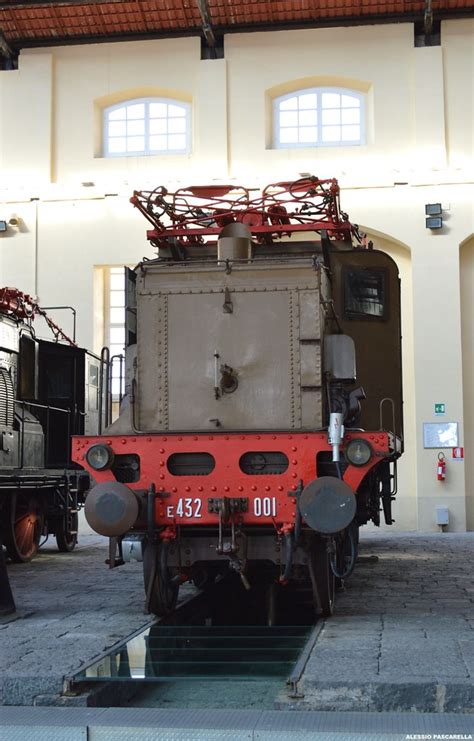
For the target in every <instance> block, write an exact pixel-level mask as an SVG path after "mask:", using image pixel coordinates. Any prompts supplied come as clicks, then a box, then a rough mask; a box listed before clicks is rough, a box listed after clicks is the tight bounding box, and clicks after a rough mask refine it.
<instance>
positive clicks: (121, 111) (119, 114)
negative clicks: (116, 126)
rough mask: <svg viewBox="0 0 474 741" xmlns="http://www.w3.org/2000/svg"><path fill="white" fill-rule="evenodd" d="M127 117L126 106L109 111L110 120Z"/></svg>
mask: <svg viewBox="0 0 474 741" xmlns="http://www.w3.org/2000/svg"><path fill="white" fill-rule="evenodd" d="M124 118H125V106H122V108H116V109H115V110H114V111H109V121H121V120H123V119H124Z"/></svg>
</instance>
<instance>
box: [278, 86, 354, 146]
mask: <svg viewBox="0 0 474 741" xmlns="http://www.w3.org/2000/svg"><path fill="white" fill-rule="evenodd" d="M323 93H337V94H338V95H347V96H350V97H352V98H355V99H356V100H358V101H359V111H360V124H359V127H360V137H359V139H357V140H350V141H334V142H328V141H323V140H322V131H323V123H322V111H323V110H330V109H323V107H322V95H323ZM309 94H315V95H316V111H317V114H318V115H317V123H316V128H317V134H318V141H316V142H294V143H291V142H290V143H288V142H283V143H282V142H281V141H280V112H281V111H280V105H281V103H283V102H284V101H285V100H289V99H290V98H297V97H299V96H300V95H309ZM309 110H315V109H314V108H311V109H309ZM334 110H337V109H334ZM365 118H366V96H365V94H364V93H361V92H360V91H359V90H353V89H352V88H343V87H326V86H320V87H311V88H302V89H299V90H293V92H291V93H287V94H286V95H280V96H279V97H278V98H274V100H273V149H309V148H314V147H316V148H318V149H321V148H324V147H360V146H363V145H364V144H365ZM336 125H337V124H336ZM341 126H342V124H339V128H341ZM295 128H298V129H299V128H301V127H299V126H297V127H295Z"/></svg>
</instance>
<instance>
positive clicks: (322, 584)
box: [308, 537, 336, 617]
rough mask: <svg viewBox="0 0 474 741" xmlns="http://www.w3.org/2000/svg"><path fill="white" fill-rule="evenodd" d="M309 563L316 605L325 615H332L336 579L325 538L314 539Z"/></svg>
mask: <svg viewBox="0 0 474 741" xmlns="http://www.w3.org/2000/svg"><path fill="white" fill-rule="evenodd" d="M308 565H309V574H310V577H311V583H312V586H313V595H314V602H315V606H316V608H317V609H318V611H319V613H320V614H321V615H322V616H323V617H330V616H331V615H332V614H333V612H334V596H335V591H336V579H335V576H334V574H333V572H332V569H331V564H330V561H329V554H328V552H327V549H326V542H325V541H324V540H323V538H318V537H315V538H313V539H312V542H311V545H310V550H309V561H308Z"/></svg>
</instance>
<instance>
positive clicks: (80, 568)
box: [0, 531, 474, 713]
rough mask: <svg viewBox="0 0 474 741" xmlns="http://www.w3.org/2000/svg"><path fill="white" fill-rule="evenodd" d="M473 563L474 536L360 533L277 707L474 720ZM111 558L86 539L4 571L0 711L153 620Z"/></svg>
mask: <svg viewBox="0 0 474 741" xmlns="http://www.w3.org/2000/svg"><path fill="white" fill-rule="evenodd" d="M371 556H378V560H376V559H372V558H371ZM473 556H474V533H466V534H458V533H456V534H455V533H446V534H428V535H417V534H409V535H408V534H400V533H397V532H394V533H385V532H379V531H368V532H366V533H364V534H363V538H362V541H361V557H362V558H361V561H360V562H359V563H358V565H357V567H356V570H355V572H354V574H353V575H352V576H351V578H350V579H349V580H348V581H347V585H346V591H345V592H340V593H338V596H337V604H336V614H335V615H334V616H333V617H332V618H331V619H330V620H328V621H327V622H326V623H325V625H324V627H323V629H322V631H321V633H320V635H319V638H318V641H317V643H316V646H315V648H314V651H313V653H312V655H311V657H310V659H309V661H308V664H307V667H306V671H305V674H304V677H303V680H302V682H301V686H300V689H301V690H302V691H303V693H304V697H303V698H302V699H299V700H289V699H288V698H287V695H286V693H282V694H281V695H280V696H279V698H278V701H277V707H279V708H281V709H288V708H290V707H291V708H292V709H302V710H307V709H315V710H334V709H337V710H359V711H363V710H376V711H380V710H386V711H407V710H415V711H416V710H419V711H424V712H443V711H444V712H463V713H465V712H473V710H474V687H473V684H474V683H473V677H474V580H473V566H472V564H473ZM106 557H107V541H106V539H104V538H100V537H99V536H82V537H81V541H80V545H79V546H78V548H77V549H76V550H75V551H74V552H73V553H71V554H61V553H58V551H57V550H56V548H55V546H54V545H51V547H45V548H44V549H43V550H42V551H41V553H40V555H39V556H38V557H37V558H36V559H35V560H34V561H33V562H32V563H31V564H19V565H16V564H12V565H10V566H9V574H10V580H11V583H12V589H13V592H14V596H15V601H16V605H17V613H16V614H15V615H11V616H8V617H5V618H3V619H0V704H6V705H15V704H18V705H19V704H25V705H28V704H33V703H38V704H40V703H41V702H42V700H41V697H42V696H44V695H53V694H57V693H59V692H61V689H62V682H63V677H64V676H65V675H67V674H70V673H71V672H72V671H73V670H76V669H77V668H78V667H79V666H80V665H82V664H83V663H84V662H86V661H89V660H90V661H91V660H93V659H94V658H95V657H96V656H97V655H98V654H100V653H101V652H103V651H104V650H105V649H106V648H109V647H110V646H111V645H113V644H114V643H116V642H117V641H118V640H120V639H122V638H124V637H126V636H127V635H128V634H130V633H131V632H133V631H135V630H138V629H140V628H141V627H142V626H145V625H146V624H147V623H148V622H149V619H150V616H148V615H145V614H144V613H143V584H142V570H141V564H136V563H133V564H125V565H124V566H121V567H120V568H117V569H114V570H109V569H108V568H107V567H106V566H105V564H104V561H105V558H106ZM190 589H191V588H182V591H183V596H185V595H186V593H187V594H190Z"/></svg>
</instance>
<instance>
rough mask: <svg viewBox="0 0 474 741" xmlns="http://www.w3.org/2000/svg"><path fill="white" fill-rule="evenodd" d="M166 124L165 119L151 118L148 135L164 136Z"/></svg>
mask: <svg viewBox="0 0 474 741" xmlns="http://www.w3.org/2000/svg"><path fill="white" fill-rule="evenodd" d="M167 123H168V122H167V120H166V118H152V119H151V120H150V124H149V131H150V134H166V132H167Z"/></svg>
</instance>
